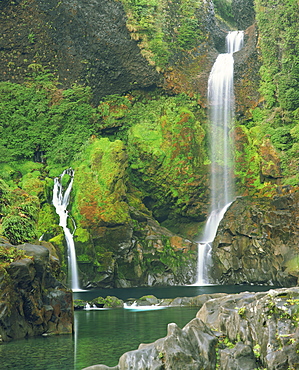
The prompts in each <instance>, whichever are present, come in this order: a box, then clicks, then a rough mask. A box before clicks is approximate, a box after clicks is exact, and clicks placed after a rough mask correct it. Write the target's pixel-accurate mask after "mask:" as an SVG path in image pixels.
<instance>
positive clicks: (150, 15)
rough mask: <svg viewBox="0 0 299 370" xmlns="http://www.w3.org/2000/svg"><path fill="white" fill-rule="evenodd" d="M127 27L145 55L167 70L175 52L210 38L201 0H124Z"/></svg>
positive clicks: (150, 60) (187, 48)
mask: <svg viewBox="0 0 299 370" xmlns="http://www.w3.org/2000/svg"><path fill="white" fill-rule="evenodd" d="M121 1H122V3H123V4H124V8H125V10H126V13H127V16H128V21H127V28H128V30H129V31H130V32H131V37H132V38H133V39H134V40H138V42H139V47H140V48H141V52H142V54H143V55H144V56H145V57H146V58H147V59H148V61H149V62H150V63H151V64H153V65H155V66H157V67H158V68H160V69H161V68H165V67H166V65H167V64H168V62H169V60H170V59H171V57H173V55H174V54H175V53H178V52H182V51H187V50H191V49H193V48H194V47H195V46H197V45H199V44H200V43H201V42H203V41H204V40H205V39H206V38H207V34H206V29H205V26H204V19H203V17H204V12H203V10H204V8H205V7H206V6H207V5H206V4H205V2H204V1H202V0H189V1H184V0H179V1H176V2H172V1H160V0H150V1H145V0H121Z"/></svg>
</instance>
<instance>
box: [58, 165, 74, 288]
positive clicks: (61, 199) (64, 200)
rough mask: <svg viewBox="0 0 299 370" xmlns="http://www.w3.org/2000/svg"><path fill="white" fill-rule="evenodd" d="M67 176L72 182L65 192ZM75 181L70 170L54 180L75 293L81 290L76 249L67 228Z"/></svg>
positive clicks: (70, 280) (60, 222)
mask: <svg viewBox="0 0 299 370" xmlns="http://www.w3.org/2000/svg"><path fill="white" fill-rule="evenodd" d="M65 174H67V175H69V176H70V177H71V180H70V182H69V184H68V186H67V189H66V190H65V192H64V191H63V187H62V179H63V177H64V175H65ZM73 181H74V170H72V169H71V168H68V169H67V170H64V171H63V172H62V174H61V175H60V176H59V177H56V178H55V179H54V188H53V200H52V202H53V205H54V207H55V209H56V213H57V214H58V215H59V226H62V228H63V231H64V236H65V240H66V243H67V249H68V281H69V283H70V287H71V288H72V290H73V291H76V290H80V287H79V275H78V267H77V258H76V249H75V243H74V238H73V234H72V233H71V231H70V229H69V228H68V227H67V219H68V211H67V206H68V204H69V201H70V194H71V190H72V186H73Z"/></svg>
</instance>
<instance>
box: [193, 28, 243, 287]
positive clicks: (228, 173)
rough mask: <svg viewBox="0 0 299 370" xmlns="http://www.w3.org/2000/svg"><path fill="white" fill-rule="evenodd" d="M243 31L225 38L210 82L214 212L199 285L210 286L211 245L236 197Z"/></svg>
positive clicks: (200, 250)
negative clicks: (237, 74)
mask: <svg viewBox="0 0 299 370" xmlns="http://www.w3.org/2000/svg"><path fill="white" fill-rule="evenodd" d="M243 39H244V32H243V31H232V32H229V33H228V35H227V37H226V53H224V54H219V55H218V57H217V59H216V61H215V63H214V65H213V67H212V70H211V72H210V76H209V81H208V104H209V121H210V148H211V152H210V159H211V213H210V216H209V218H208V220H207V223H206V225H205V230H204V234H203V236H202V239H201V241H200V242H199V244H198V266H197V282H196V283H195V285H205V284H208V266H209V264H210V261H209V260H210V256H211V248H212V242H213V240H214V238H215V236H216V232H217V229H218V226H219V223H220V221H221V220H222V218H223V216H224V214H225V212H226V210H227V208H228V207H229V205H230V203H231V202H232V200H233V197H234V181H233V168H234V160H233V149H232V148H233V143H232V141H233V140H232V138H231V137H230V130H231V128H232V124H233V118H234V57H233V53H235V52H236V51H239V50H240V49H241V48H242V47H243Z"/></svg>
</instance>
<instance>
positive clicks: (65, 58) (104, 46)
mask: <svg viewBox="0 0 299 370" xmlns="http://www.w3.org/2000/svg"><path fill="white" fill-rule="evenodd" d="M1 5H2V9H3V11H2V12H1V14H2V16H1V24H3V31H4V32H3V38H2V43H1V44H0V48H2V49H3V50H5V51H6V53H7V56H8V57H10V56H11V55H14V52H15V53H16V51H18V55H20V58H14V62H13V63H12V68H7V65H6V64H7V63H6V64H5V63H4V62H3V63H4V64H3V63H0V71H1V72H2V78H3V79H4V80H7V79H10V78H11V77H12V76H13V77H12V78H13V79H14V81H17V82H21V81H23V79H24V74H25V73H24V72H25V71H26V68H27V66H28V64H31V63H34V62H35V63H38V64H42V65H43V66H45V67H47V68H50V70H52V71H55V69H57V75H58V76H59V80H60V83H61V84H62V86H63V87H70V86H71V85H72V84H74V83H78V82H81V83H83V84H85V85H89V86H91V87H92V89H93V91H94V93H95V94H94V96H96V97H97V99H100V98H101V97H103V96H105V95H107V94H115V93H123V92H125V91H130V90H132V89H136V88H148V87H151V86H155V85H156V84H157V83H158V82H159V79H160V78H159V74H158V73H157V72H156V71H155V68H154V67H152V66H150V65H149V64H148V62H147V60H146V59H145V58H144V57H143V56H142V55H141V52H140V49H139V47H138V45H137V42H136V41H135V40H132V39H131V37H130V32H129V31H128V30H127V28H126V14H125V12H124V9H123V5H122V3H121V2H119V1H114V0H105V1H93V0H87V1H80V0H68V1H58V0H49V1H47V2H45V1H41V0H35V1H33V2H30V3H26V4H18V2H5V3H4V2H2V1H1ZM15 30H17V31H16V32H15ZM29 30H30V34H31V39H28V37H29V36H28V32H29ZM24 60H25V62H24ZM24 70H25V71H24ZM20 71H21V72H20Z"/></svg>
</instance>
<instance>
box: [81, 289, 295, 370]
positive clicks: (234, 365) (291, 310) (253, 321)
mask: <svg viewBox="0 0 299 370" xmlns="http://www.w3.org/2000/svg"><path fill="white" fill-rule="evenodd" d="M298 298H299V288H289V289H279V290H272V291H269V292H263V293H249V292H244V293H240V294H232V295H225V296H223V297H219V298H214V299H210V300H208V301H206V303H204V304H203V306H202V307H201V309H200V310H199V312H198V314H197V317H196V318H195V319H193V320H192V321H190V322H189V323H188V324H187V325H186V326H185V327H184V328H183V329H180V328H178V327H177V325H176V324H173V323H172V324H169V325H168V332H167V336H166V337H165V338H161V339H158V340H157V341H155V342H154V343H151V344H141V345H140V346H139V349H138V350H135V351H130V352H127V353H125V354H124V355H122V356H121V358H120V360H119V363H118V365H117V366H115V367H107V366H105V365H95V366H91V367H88V368H86V369H85V370H87V369H88V370H108V369H111V370H112V369H114V370H125V369H141V368H142V369H143V370H150V369H151V370H153V369H156V370H162V369H169V370H170V369H178V370H183V369H184V370H185V369H194V370H195V369H205V370H210V369H219V368H220V369H230V370H232V369H233V370H253V369H256V368H267V369H268V370H274V369H287V368H292V369H297V368H298V366H299V356H298V339H299V329H298V323H297V322H298V319H299V317H298V312H299V311H298V309H299V300H298ZM211 328H213V330H212V329H211Z"/></svg>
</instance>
